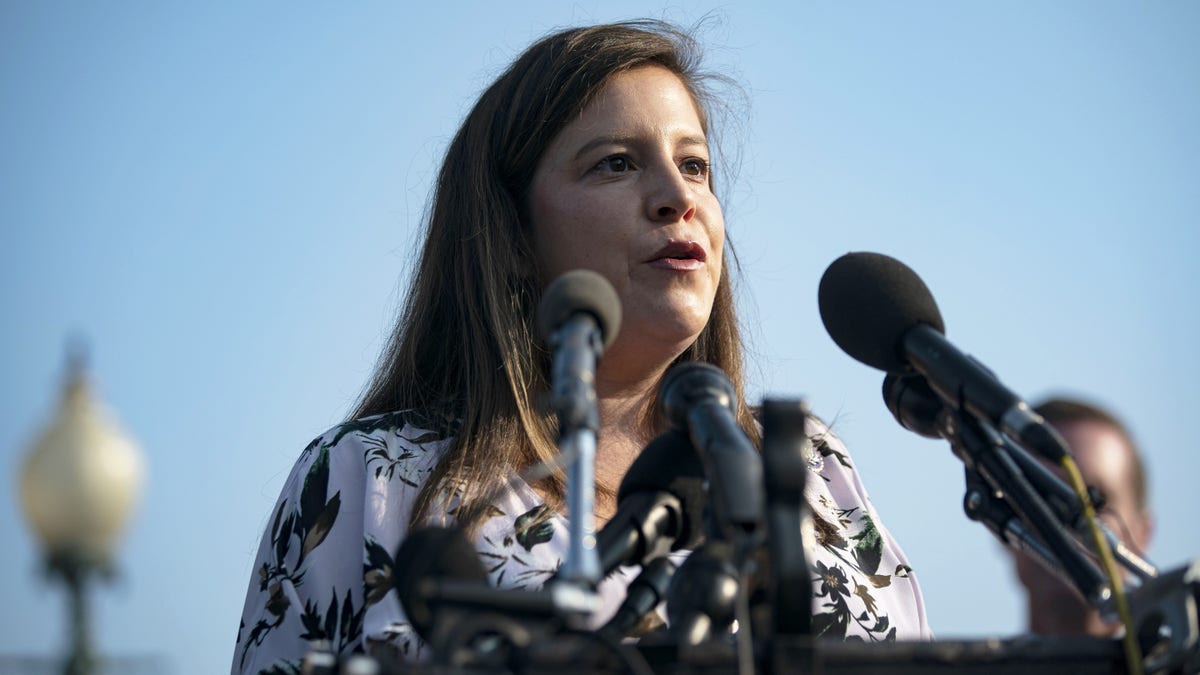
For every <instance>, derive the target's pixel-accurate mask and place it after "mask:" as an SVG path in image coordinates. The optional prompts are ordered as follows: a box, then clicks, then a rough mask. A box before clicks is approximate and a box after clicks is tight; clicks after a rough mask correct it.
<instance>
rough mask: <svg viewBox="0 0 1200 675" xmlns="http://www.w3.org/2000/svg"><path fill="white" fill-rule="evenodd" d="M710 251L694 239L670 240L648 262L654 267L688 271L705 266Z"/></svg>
mask: <svg viewBox="0 0 1200 675" xmlns="http://www.w3.org/2000/svg"><path fill="white" fill-rule="evenodd" d="M706 260H708V253H706V252H705V251H704V247H703V246H701V245H700V244H698V243H696V242H694V241H670V242H667V245H666V246H664V247H662V248H661V249H659V250H658V252H656V253H655V254H654V255H653V256H651V257H650V259H649V260H647V261H646V262H647V263H649V264H650V265H651V266H652V267H658V268H660V269H666V270H674V271H677V272H687V271H691V270H698V269H700V268H701V267H704V261H706Z"/></svg>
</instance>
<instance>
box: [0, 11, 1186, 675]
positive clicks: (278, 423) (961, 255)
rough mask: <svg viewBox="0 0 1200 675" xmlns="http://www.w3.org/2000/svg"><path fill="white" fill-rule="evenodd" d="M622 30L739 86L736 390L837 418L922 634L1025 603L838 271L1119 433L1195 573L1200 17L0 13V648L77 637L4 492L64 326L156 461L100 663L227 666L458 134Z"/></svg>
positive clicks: (61, 345)
mask: <svg viewBox="0 0 1200 675" xmlns="http://www.w3.org/2000/svg"><path fill="white" fill-rule="evenodd" d="M639 16H651V17H658V18H667V19H671V20H674V21H677V22H679V23H682V24H685V25H690V24H693V23H695V22H696V21H697V20H699V19H701V18H702V17H705V16H707V17H708V20H707V21H706V22H705V24H704V27H703V29H702V30H701V32H700V36H701V38H702V40H703V42H704V43H705V44H706V45H707V46H708V47H709V57H710V58H709V64H710V65H711V66H714V67H715V68H716V69H718V70H721V71H723V72H725V73H727V74H730V75H733V76H734V77H736V78H737V79H738V81H739V82H741V83H742V85H743V87H744V88H745V90H746V93H747V97H746V98H747V103H746V104H745V105H741V104H739V105H741V107H739V108H737V121H738V124H735V125H733V126H732V128H731V129H730V133H729V134H727V136H726V141H727V142H728V143H732V144H735V146H736V147H737V148H739V149H740V156H741V164H740V171H739V172H738V174H737V176H736V181H735V182H733V183H730V182H729V181H728V180H726V181H725V186H726V188H727V190H726V194H725V196H724V201H725V209H726V220H727V223H728V227H729V234H730V237H731V238H732V240H733V241H734V242H735V244H736V247H737V252H738V256H739V259H740V261H741V267H742V270H741V274H740V277H739V278H738V280H737V283H738V288H739V293H740V295H741V300H742V310H743V320H744V322H745V323H746V325H747V328H748V331H747V332H748V333H749V337H750V339H751V354H752V357H753V364H752V367H751V370H750V372H751V377H752V381H753V382H752V384H753V388H752V391H753V392H754V393H753V398H754V399H756V400H757V399H759V398H761V397H762V396H763V395H793V396H794V395H803V396H805V397H807V398H808V399H809V400H810V402H811V404H812V407H813V408H814V409H815V411H816V412H818V413H819V414H821V415H822V416H823V417H825V418H826V419H828V420H832V421H833V423H834V425H835V429H836V430H837V431H839V432H840V433H841V435H842V436H843V437H844V438H845V440H846V441H847V443H848V444H849V446H850V448H851V449H852V451H853V452H854V454H855V457H856V458H857V460H858V462H859V465H860V467H861V471H862V473H863V476H864V479H865V481H866V484H867V486H868V488H869V489H870V491H871V495H872V498H873V501H874V502H875V505H876V506H877V507H878V509H879V511H880V513H881V514H882V517H883V519H884V522H885V523H886V525H887V526H888V528H889V529H890V530H891V531H892V532H893V534H895V535H896V537H897V538H898V539H899V540H900V542H901V544H902V545H903V546H904V548H905V550H906V552H907V553H908V555H909V557H910V558H911V559H912V562H913V564H914V567H915V568H916V570H917V573H918V575H919V576H920V578H921V581H922V585H923V588H924V590H925V594H926V602H927V605H928V610H929V616H930V619H931V622H932V624H933V627H934V630H935V631H936V632H937V633H938V634H939V635H942V636H948V637H949V636H975V637H980V636H984V635H1008V634H1013V633H1015V632H1017V631H1019V630H1020V627H1021V625H1022V611H1023V605H1022V602H1021V600H1020V597H1019V595H1018V593H1017V587H1016V586H1015V584H1014V582H1013V581H1012V573H1011V571H1010V568H1009V565H1008V563H1007V561H1006V560H1005V556H1004V553H1003V552H1002V551H1001V550H1000V548H999V547H998V545H997V544H995V543H994V541H993V540H992V539H991V537H990V535H989V534H988V533H987V532H986V531H985V530H984V529H983V528H982V527H981V526H979V525H976V524H974V523H971V522H969V521H968V520H967V519H966V517H965V516H964V515H963V514H962V511H961V507H960V500H961V498H962V493H963V483H962V470H961V468H960V466H959V464H958V462H957V460H955V459H954V458H953V456H952V455H951V454H950V452H949V451H948V449H947V448H946V447H944V444H941V443H939V442H935V441H929V440H924V439H921V438H918V437H916V436H913V435H911V434H909V433H907V432H905V431H904V430H902V429H901V428H900V427H898V426H897V425H896V424H895V423H894V422H893V421H892V420H891V418H890V416H889V415H888V413H887V411H886V410H885V408H884V407H883V405H882V403H881V401H880V397H879V393H878V392H879V385H880V382H881V381H882V376H881V375H880V374H879V373H876V372H874V371H872V370H870V369H869V368H867V367H866V366H862V365H860V364H858V363H857V362H855V361H852V360H851V359H850V358H849V357H847V356H845V355H844V354H842V353H841V352H840V351H839V350H838V349H837V347H836V346H835V345H833V343H832V341H830V340H829V338H828V337H827V336H826V334H825V332H824V329H823V328H822V326H821V323H820V318H819V315H818V313H817V309H816V287H817V281H818V280H819V279H820V276H821V273H822V271H823V270H824V269H825V267H826V266H827V265H828V264H829V263H830V262H831V261H833V260H834V259H835V258H836V257H838V256H839V255H841V254H842V253H845V252H847V251H851V250H873V251H880V252H884V253H888V254H890V255H893V256H895V257H898V258H900V259H901V260H903V261H905V262H906V263H907V264H909V265H910V266H911V267H913V268H914V269H915V270H916V271H917V272H918V273H919V274H920V275H921V276H922V278H924V280H925V281H926V283H927V284H928V285H929V287H930V288H931V290H932V291H933V293H934V295H935V297H936V298H937V299H938V302H939V304H940V306H941V309H942V314H943V316H944V317H945V319H946V324H947V329H948V335H949V337H950V338H951V339H952V340H953V341H955V342H956V343H957V344H959V345H960V346H961V347H963V348H964V349H965V350H966V351H968V352H971V353H973V354H974V355H975V356H977V357H978V358H980V359H981V360H982V361H984V362H985V363H986V364H988V365H989V366H990V367H992V368H993V369H994V370H995V371H996V372H997V373H998V374H999V375H1000V376H1001V377H1002V379H1004V381H1005V382H1006V383H1007V384H1009V386H1010V387H1011V388H1012V389H1014V390H1016V391H1018V392H1020V393H1022V394H1024V395H1025V396H1027V397H1028V398H1031V399H1034V398H1037V397H1039V396H1042V395H1045V394H1048V393H1052V392H1053V393H1063V392H1065V393H1074V394H1082V395H1085V396H1087V397H1088V398H1091V399H1093V400H1096V401H1099V402H1101V403H1103V404H1106V405H1109V406H1111V407H1112V408H1114V409H1115V410H1117V411H1119V413H1120V414H1121V415H1122V416H1123V417H1125V418H1126V419H1127V420H1128V422H1129V423H1130V426H1131V427H1132V428H1133V431H1134V433H1135V435H1136V437H1137V438H1138V440H1139V441H1140V442H1141V443H1142V445H1143V446H1144V448H1145V451H1146V454H1147V461H1148V463H1149V471H1150V479H1151V483H1152V491H1153V497H1152V504H1153V508H1154V510H1155V512H1156V514H1157V517H1158V523H1159V528H1158V537H1157V538H1156V540H1155V543H1154V544H1153V546H1152V548H1151V555H1152V558H1153V559H1154V560H1155V561H1157V562H1158V563H1159V564H1160V565H1163V566H1173V565H1176V564H1180V563H1182V562H1183V561H1185V560H1187V559H1189V558H1190V557H1194V556H1196V555H1200V546H1198V545H1197V540H1196V537H1195V524H1194V518H1195V517H1196V515H1197V513H1200V496H1198V494H1200V491H1197V490H1196V489H1195V477H1196V476H1197V475H1200V459H1197V457H1198V456H1200V453H1197V451H1196V450H1197V448H1196V444H1195V441H1194V435H1193V434H1192V433H1191V432H1192V426H1193V425H1192V424H1191V421H1192V415H1194V414H1195V411H1196V410H1198V409H1200V394H1198V393H1197V391H1198V389H1197V386H1196V382H1197V381H1198V380H1200V350H1198V349H1197V345H1200V310H1198V308H1200V266H1198V265H1197V264H1196V258H1197V256H1198V255H1200V41H1197V40H1196V39H1195V36H1196V35H1197V34H1200V5H1197V4H1195V3H1187V2H1158V3H1117V2H1105V1H1100V2H1092V1H1087V2H1084V1H1074V2H1058V3H1034V2H1028V3H1025V2H1015V3H953V4H951V3H945V4H943V3H926V2H915V3H903V4H900V3H884V2H864V3H807V2H806V3H786V5H785V3H770V4H768V3H739V4H737V5H733V4H730V5H727V6H722V5H718V4H713V3H695V4H693V5H687V6H680V5H677V4H659V3H655V2H640V3H633V2H604V3H599V2H583V1H580V2H574V3H558V2H549V1H546V2H531V3H525V4H523V5H521V8H520V9H515V8H513V7H512V6H510V5H507V4H504V3H481V2H475V3H467V2H464V3H441V4H434V5H430V4H422V5H419V6H416V7H412V8H409V7H405V6H402V5H401V4H399V3H358V4H354V5H350V6H347V5H344V4H343V5H341V6H335V5H332V4H326V3H288V4H283V3H279V4H268V3H264V4H259V5H255V6H249V7H247V6H244V5H243V4H242V3H153V2H129V3H103V4H86V3H80V4H70V5H69V4H66V3H57V2H52V3H6V4H4V5H3V6H2V7H0V147H2V148H3V149H4V151H3V153H0V244H2V245H0V312H3V316H4V317H5V326H6V329H5V330H4V332H3V337H2V338H0V340H3V343H2V345H3V349H0V374H2V375H3V377H2V379H0V382H2V384H0V474H2V480H4V481H5V482H6V483H7V485H8V486H9V489H8V490H6V493H7V494H10V495H11V496H10V497H9V498H8V499H6V500H0V536H3V538H4V540H5V541H6V542H10V543H9V548H8V553H7V555H5V556H0V579H3V580H4V581H3V582H2V583H0V604H2V605H3V606H5V607H6V608H8V610H7V611H6V612H5V615H6V618H4V619H3V621H4V625H3V630H0V654H50V653H53V651H54V650H55V649H57V648H58V646H59V645H61V644H63V643H64V641H65V637H64V635H63V632H62V629H63V626H64V625H65V620H64V611H63V604H64V603H63V598H62V597H61V594H60V593H58V591H57V590H56V589H54V588H52V587H50V586H47V585H46V584H45V583H44V582H43V581H42V580H41V579H40V578H39V577H38V576H37V567H38V554H37V550H36V545H35V543H34V541H33V539H32V536H31V535H30V533H29V531H28V530H27V528H26V527H25V526H24V523H23V522H22V519H21V516H20V513H19V507H18V504H17V500H16V491H15V487H16V483H15V481H16V475H17V470H18V467H19V465H20V459H21V456H22V455H23V453H24V452H25V451H26V449H27V448H28V447H29V444H30V443H31V442H32V440H33V439H34V437H35V436H36V433H37V432H38V430H39V429H40V428H41V426H42V425H43V424H44V423H45V422H46V421H47V420H48V418H49V416H50V415H51V413H52V411H53V410H54V408H55V405H56V402H57V397H58V388H59V384H60V379H61V376H62V372H63V360H64V356H63V354H64V350H65V344H66V342H67V340H68V338H69V337H70V336H71V335H75V334H79V335H83V336H86V339H87V340H88V342H89V344H90V345H91V354H92V364H93V366H92V373H93V376H94V378H95V379H96V381H97V384H98V388H99V390H100V392H101V393H102V395H103V397H104V398H105V400H106V401H107V402H108V403H109V404H110V405H111V406H112V407H113V408H114V409H115V411H116V414H117V415H118V417H119V418H120V419H121V421H122V423H123V424H124V426H125V427H126V428H127V429H128V430H129V431H130V432H131V433H132V434H133V435H134V436H136V437H137V439H138V440H139V441H140V443H141V445H142V447H143V449H144V451H145V454H146V459H147V463H148V468H149V481H148V484H147V488H146V492H145V495H144V497H143V500H142V506H141V509H140V511H139V512H138V514H137V516H136V517H135V519H134V521H133V523H132V525H131V527H130V529H129V532H128V536H127V537H126V539H125V542H124V546H123V548H122V551H121V556H120V563H121V567H122V571H123V574H122V576H121V578H120V579H119V580H118V581H117V582H116V583H115V584H114V585H112V586H110V587H108V588H105V589H103V591H102V592H101V593H99V594H98V597H97V607H96V614H97V616H96V621H97V638H98V641H99V643H100V645H101V646H102V647H103V649H104V650H105V651H106V652H108V653H115V654H122V655H128V654H155V655H158V656H159V657H161V658H163V659H165V660H166V661H167V662H168V663H169V664H170V665H171V667H172V669H173V672H175V673H179V674H181V675H190V674H192V673H196V674H199V673H211V672H220V671H222V670H224V669H225V668H227V667H228V665H227V664H228V662H229V659H230V655H231V654H232V648H233V639H234V636H235V633H236V631H237V622H238V616H239V612H240V610H241V604H242V599H243V597H244V593H245V588H246V583H247V580H248V579H249V574H250V565H251V563H252V561H253V555H254V551H255V548H256V546H257V542H258V538H259V535H260V533H261V530H262V528H263V526H264V525H265V523H266V519H267V515H268V511H269V510H270V508H271V505H272V503H273V501H274V499H275V497H276V494H277V492H278V489H279V487H280V486H281V484H282V481H283V479H284V477H285V476H286V474H287V472H288V470H289V468H290V466H291V463H292V461H293V460H294V459H295V457H296V456H297V454H298V452H299V451H300V449H301V448H303V447H304V445H305V444H306V443H307V442H308V441H309V440H310V439H311V438H312V437H314V436H316V435H317V434H319V433H320V432H321V431H323V430H324V429H325V428H327V427H329V426H331V425H332V424H335V423H337V422H338V421H340V420H341V419H342V418H343V416H344V415H345V414H346V412H347V410H348V409H349V408H350V406H351V405H352V403H353V401H354V400H355V398H356V397H357V395H358V393H359V391H360V388H361V387H362V385H363V384H364V382H365V380H366V378H367V376H368V374H369V373H370V371H371V369H372V367H373V364H374V362H375V358H376V356H377V354H378V351H379V349H380V347H381V344H382V340H383V339H384V337H385V335H386V333H387V331H388V330H389V328H390V325H391V322H392V320H393V317H394V312H395V308H396V306H397V304H398V302H399V299H400V298H401V296H402V293H403V280H404V278H405V274H406V272H407V270H408V265H409V261H410V259H411V255H410V254H411V252H412V250H413V249H414V246H415V242H414V239H413V237H414V233H415V231H416V230H417V225H418V223H419V222H420V218H421V214H422V211H423V208H424V206H425V203H426V199H427V197H428V194H429V186H430V181H431V178H432V176H433V172H434V170H435V167H436V165H437V161H438V158H439V156H440V153H441V152H442V150H443V149H444V146H445V144H446V142H447V141H448V139H449V137H450V136H451V135H452V134H453V133H454V130H455V128H456V126H457V124H458V122H459V120H461V118H462V116H463V115H464V114H465V112H466V110H467V109H468V108H469V106H470V105H471V103H472V102H473V100H474V97H475V96H476V95H477V94H478V92H479V91H480V90H481V88H482V87H483V86H485V85H486V84H487V83H488V82H489V81H490V79H491V78H492V77H493V76H494V75H496V74H497V73H498V72H499V71H500V70H501V69H502V68H503V67H504V66H505V65H506V64H507V63H508V61H509V60H511V59H512V58H513V57H514V56H515V55H516V54H517V53H518V52H519V51H520V49H522V48H523V47H524V46H525V45H527V44H528V43H529V42H530V41H531V40H532V39H534V38H535V37H537V36H540V35H542V34H544V33H545V32H548V31H549V30H551V29H553V28H556V27H560V26H566V25H574V24H580V23H592V22H598V21H608V20H614V19H623V18H633V17H639ZM729 168H730V167H729V166H724V167H722V166H717V171H722V170H725V172H726V173H728V170H729ZM1189 533H1191V534H1189Z"/></svg>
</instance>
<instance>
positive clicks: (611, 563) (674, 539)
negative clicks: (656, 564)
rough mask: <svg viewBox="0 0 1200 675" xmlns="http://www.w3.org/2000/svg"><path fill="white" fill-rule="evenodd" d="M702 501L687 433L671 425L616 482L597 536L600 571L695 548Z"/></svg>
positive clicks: (698, 467) (699, 469)
mask: <svg viewBox="0 0 1200 675" xmlns="http://www.w3.org/2000/svg"><path fill="white" fill-rule="evenodd" d="M705 501H706V500H705V494H704V465H703V464H701V462H700V458H699V457H698V456H697V455H696V451H695V450H694V449H693V448H692V443H691V441H690V440H688V437H687V436H686V435H685V434H684V433H683V432H681V431H678V430H676V429H671V430H669V431H667V432H666V433H664V434H662V435H661V436H659V437H658V438H655V439H654V440H653V441H650V444H649V445H647V446H646V448H645V449H644V450H642V452H641V454H640V455H638V457H637V459H635V460H634V462H633V464H632V465H630V467H629V471H628V472H626V474H625V478H624V479H623V480H622V481H621V487H620V488H619V489H618V490H617V513H616V515H614V516H613V517H612V519H611V520H610V521H608V524H607V525H605V526H604V528H603V529H602V530H600V532H599V533H597V535H596V548H597V549H598V550H599V552H600V567H601V569H602V570H603V574H604V575H608V574H609V573H611V572H612V571H613V570H615V569H616V568H617V567H619V566H621V565H630V564H634V565H643V564H645V563H646V561H648V560H652V559H654V558H659V557H661V556H665V555H666V554H667V553H669V552H671V551H677V550H679V549H682V548H692V547H694V546H696V545H697V544H698V543H699V542H700V538H701V537H702V536H703V527H702V526H701V524H702V523H703V522H704V507H705Z"/></svg>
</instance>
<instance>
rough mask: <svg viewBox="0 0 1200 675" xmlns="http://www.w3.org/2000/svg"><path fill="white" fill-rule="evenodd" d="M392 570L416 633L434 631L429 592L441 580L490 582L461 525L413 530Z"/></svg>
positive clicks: (425, 634)
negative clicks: (459, 527) (457, 526)
mask: <svg viewBox="0 0 1200 675" xmlns="http://www.w3.org/2000/svg"><path fill="white" fill-rule="evenodd" d="M395 562H396V565H395V567H394V569H393V570H392V574H393V578H394V579H395V584H396V594H397V595H398V596H399V597H400V605H401V606H402V607H404V613H405V614H407V615H408V620H409V622H410V623H412V626H413V628H414V629H416V631H417V634H418V635H420V636H421V637H423V638H425V639H426V640H428V639H429V638H430V636H431V635H432V631H433V624H434V614H435V613H436V604H437V601H436V598H431V597H430V594H431V592H432V590H433V589H434V588H435V587H436V583H437V581H439V580H453V581H477V582H479V583H480V584H481V585H485V586H486V585H487V572H486V571H485V570H484V569H483V563H482V562H480V560H479V555H478V554H477V553H476V552H475V548H474V547H473V546H472V545H471V543H470V542H469V541H468V540H467V537H466V535H465V534H464V533H463V531H462V530H460V529H458V528H447V527H424V528H421V529H418V530H413V531H412V532H410V533H409V534H408V536H407V537H405V539H404V541H403V542H402V543H401V544H400V548H399V549H397V551H396V558H395Z"/></svg>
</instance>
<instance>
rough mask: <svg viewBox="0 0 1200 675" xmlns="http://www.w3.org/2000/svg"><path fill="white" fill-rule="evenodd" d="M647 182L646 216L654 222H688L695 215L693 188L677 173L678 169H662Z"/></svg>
mask: <svg viewBox="0 0 1200 675" xmlns="http://www.w3.org/2000/svg"><path fill="white" fill-rule="evenodd" d="M653 174H654V176H653V178H652V179H651V180H650V181H648V182H649V183H650V186H649V188H648V193H647V195H646V215H647V216H648V217H649V218H650V220H652V221H654V222H676V221H680V220H683V221H688V220H691V219H692V216H693V215H695V213H696V196H695V193H694V192H693V189H694V187H693V186H692V185H691V184H689V183H688V180H687V179H686V178H685V177H684V176H683V174H681V173H680V172H679V167H677V166H674V165H673V164H672V165H670V166H666V167H663V168H661V169H659V170H656V171H654V172H653Z"/></svg>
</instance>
